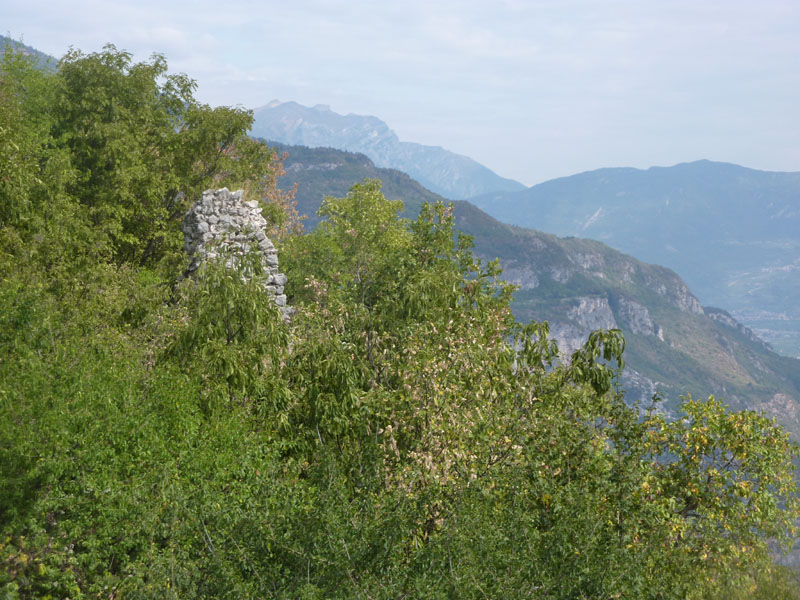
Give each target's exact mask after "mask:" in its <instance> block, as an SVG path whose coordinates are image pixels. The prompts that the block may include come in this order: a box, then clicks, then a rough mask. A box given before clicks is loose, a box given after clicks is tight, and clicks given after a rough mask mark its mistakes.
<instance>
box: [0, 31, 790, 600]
mask: <svg viewBox="0 0 800 600" xmlns="http://www.w3.org/2000/svg"><path fill="white" fill-rule="evenodd" d="M194 89H195V86H194V82H193V81H192V80H191V79H189V78H188V77H186V76H183V75H172V74H170V73H169V71H168V69H167V63H166V59H165V58H164V57H162V56H159V55H153V56H152V58H151V59H150V60H149V61H147V62H143V63H137V62H135V61H134V60H133V58H132V56H131V55H130V54H129V53H126V52H124V51H120V50H117V49H116V48H115V47H114V46H106V47H105V48H104V49H103V50H102V51H101V52H97V53H91V54H88V55H87V54H83V53H81V52H79V51H70V52H69V53H68V54H67V55H66V56H65V57H64V58H63V59H62V60H61V61H60V62H59V64H58V67H57V69H56V70H55V71H46V70H43V69H40V68H38V66H37V64H36V62H35V61H34V60H32V59H31V57H29V56H25V55H23V54H20V53H13V52H12V53H6V54H5V56H4V57H3V58H2V60H1V61H0V90H1V91H2V93H0V136H1V137H0V466H1V467H2V468H0V597H3V598H12V599H26V600H27V599H29V598H30V599H34V598H35V599H37V600H38V599H40V598H48V597H49V598H72V599H80V598H201V599H202V598H207V599H215V598H221V597H236V598H274V599H290V598H292V599H294V598H302V599H305V600H312V599H320V598H332V597H333V598H361V599H363V598H375V599H381V600H384V599H385V600H389V599H391V598H464V599H475V600H478V599H479V598H486V597H494V598H523V597H526V596H531V595H533V596H535V597H537V598H539V599H542V600H566V599H571V598H643V599H649V600H664V599H667V598H668V599H675V600H678V599H680V600H723V599H729V598H747V599H750V600H769V599H774V598H781V599H784V598H794V599H796V598H800V585H798V581H797V576H796V573H795V572H793V571H791V570H789V569H787V568H784V567H780V566H778V565H777V564H776V563H775V562H774V559H773V552H774V551H775V549H776V548H777V547H783V548H786V547H788V546H790V545H791V542H792V540H793V539H794V536H795V533H796V528H795V526H794V524H795V522H796V521H797V519H798V518H800V502H798V491H800V490H799V489H798V485H797V481H796V478H795V473H794V469H793V464H792V460H793V458H795V457H796V456H797V454H798V448H797V445H796V444H793V443H792V442H791V440H790V436H789V434H788V432H787V431H786V430H785V429H784V428H783V427H781V426H780V425H779V424H777V423H775V422H774V421H773V420H771V419H770V418H767V417H765V416H763V415H761V414H758V413H756V412H754V411H736V410H732V409H731V408H730V407H726V406H725V405H724V404H723V403H722V402H721V401H719V400H716V399H705V397H704V398H696V399H687V400H686V401H684V402H682V404H681V405H680V406H674V405H673V406H671V407H670V411H664V410H658V407H656V410H652V411H651V410H639V407H631V406H629V405H628V404H626V402H625V398H624V396H623V395H622V394H621V393H620V392H619V390H618V385H617V383H618V377H619V369H620V367H621V366H622V363H623V361H624V358H623V346H624V340H623V337H622V336H621V335H620V334H619V333H618V332H616V331H602V330H601V331H596V332H593V333H592V334H591V335H590V336H589V339H588V340H587V342H586V343H585V344H584V345H583V346H582V347H581V348H579V349H578V350H577V351H575V352H573V353H572V354H571V356H569V357H568V360H559V357H558V354H557V349H556V348H554V345H555V344H554V343H553V342H552V341H550V340H548V339H547V337H546V335H545V334H546V328H545V327H544V326H542V325H540V324H538V323H522V322H520V321H518V320H517V319H516V318H515V317H514V315H513V313H512V310H511V304H512V297H511V293H512V287H511V286H510V285H509V284H507V283H506V282H505V281H503V280H502V279H501V278H500V277H499V272H498V267H497V266H496V264H486V263H483V262H481V261H478V260H476V258H475V256H474V254H473V252H472V250H471V246H470V243H469V241H468V240H467V239H466V238H464V237H462V236H461V235H459V234H458V233H457V232H456V229H455V225H456V219H457V218H460V219H461V220H462V223H465V222H469V221H470V220H474V221H476V222H477V223H479V224H482V226H483V227H484V228H486V229H487V230H488V229H493V228H494V229H496V230H497V232H499V233H500V234H502V235H503V236H505V238H504V239H505V240H507V241H508V242H509V243H510V244H511V247H513V248H517V249H518V250H517V251H520V250H521V248H523V247H524V246H525V244H521V245H520V244H519V243H518V240H514V239H513V237H512V235H511V234H513V233H514V231H512V230H510V229H509V228H508V227H507V226H503V225H501V224H499V223H497V222H496V221H493V220H491V219H488V218H486V217H485V216H484V215H483V213H480V211H478V210H477V209H475V208H474V207H471V206H470V205H466V204H465V205H462V208H460V209H459V213H458V216H456V215H454V214H453V210H452V209H451V208H450V207H449V206H448V205H446V204H444V203H441V202H437V203H434V204H425V205H423V206H422V207H421V209H420V210H419V214H418V215H416V217H415V218H414V219H412V220H404V219H400V218H399V217H398V215H397V213H398V211H400V210H401V208H402V205H401V203H400V202H397V201H393V200H388V199H387V198H386V197H385V196H384V195H383V194H382V193H381V191H380V187H379V184H378V183H377V182H375V181H369V180H368V181H365V182H363V183H358V184H355V185H353V186H352V187H351V188H350V190H349V191H348V192H347V194H346V195H344V196H343V197H338V198H337V197H329V198H327V199H325V200H324V201H323V202H322V204H321V207H320V216H321V221H320V222H319V223H318V224H317V226H316V228H315V229H314V230H313V231H312V232H309V233H307V234H305V235H303V234H301V233H300V232H299V231H298V227H297V225H298V223H297V213H296V210H295V207H294V206H293V204H292V200H291V197H290V196H289V195H287V194H286V193H285V192H282V191H281V190H280V189H278V188H277V187H276V179H277V178H278V176H279V174H280V173H281V172H282V168H281V165H280V160H279V158H278V156H277V154H276V153H275V152H274V151H273V150H272V149H270V148H269V147H267V146H266V145H264V144H262V143H259V142H257V141H255V140H253V139H252V138H251V137H249V136H248V135H247V131H248V130H249V129H250V127H251V125H252V115H251V114H250V113H249V112H248V111H246V110H244V109H241V108H230V107H216V108H214V107H210V106H207V105H205V104H202V103H200V102H198V101H197V100H196V99H195V98H194V95H193V94H194ZM351 158H352V157H351ZM330 163H331V158H330V156H328V157H327V158H326V164H330ZM326 169H328V170H329V171H335V169H329V168H328V167H326ZM305 171H309V172H311V171H313V169H312V170H309V169H298V170H296V171H294V172H295V173H302V172H305ZM225 188H228V189H225ZM231 189H233V190H238V189H241V190H242V191H241V192H239V191H236V192H233V193H231V191H230V190H231ZM464 207H466V208H464ZM469 210H471V211H473V213H474V214H473V213H470V212H469ZM476 233H478V232H476ZM520 235H522V236H523V237H524V236H527V235H529V234H528V233H525V232H522V233H521V234H520ZM494 243H495V244H496V245H497V247H498V248H499V245H500V244H501V239H500V238H499V237H496V238H495V242H494ZM542 244H543V245H545V246H546V245H547V244H546V242H544V241H543V242H542ZM542 244H533V245H532V246H531V247H533V246H536V245H542ZM554 248H555V247H554ZM578 249H580V250H581V251H582V252H583V254H586V255H589V254H590V253H591V252H594V253H596V254H599V255H601V256H603V257H604V258H603V260H604V261H606V264H605V265H604V266H603V265H600V266H598V265H596V264H595V263H596V262H597V261H596V260H594V259H590V260H588V261H586V260H584V262H585V263H586V265H584V266H583V267H582V268H583V269H584V270H586V269H590V270H597V271H600V270H601V269H605V270H604V271H603V273H605V274H606V276H607V277H608V276H610V275H611V274H612V272H613V271H614V268H616V264H615V261H619V262H624V261H626V260H629V259H625V258H620V257H618V256H617V255H616V254H605V251H604V250H602V249H600V248H594V247H592V248H584V247H582V246H575V247H574V248H571V249H570V250H569V252H573V253H574V252H577V251H578ZM492 251H493V250H492ZM530 252H532V250H531V251H530ZM552 252H556V249H553V250H552ZM497 253H500V252H497ZM568 258H569V257H568ZM581 260H583V259H581V258H580V256H578V255H574V256H572V260H571V261H570V260H567V261H566V262H564V263H563V264H564V265H567V263H571V262H575V261H578V263H579V264H582V265H583V263H581ZM553 264H555V265H556V266H558V265H559V263H558V262H557V261H556V262H554V263H553ZM512 266H513V265H512ZM558 268H559V269H561V270H559V272H558V273H559V274H558V276H557V280H558V283H560V284H563V285H570V284H574V283H575V282H577V281H580V278H579V277H578V276H577V275H576V274H574V273H573V274H572V275H569V274H567V273H565V272H564V269H568V268H571V267H569V266H568V265H567V266H565V267H563V268H562V267H558ZM651 269H654V268H650V267H647V266H640V267H639V271H636V269H635V268H634V272H633V273H631V274H630V275H631V278H632V279H633V281H634V282H638V281H639V276H640V275H641V277H642V278H643V279H644V280H645V284H646V280H647V277H648V276H655V275H654V274H655V273H656V271H651ZM622 270H623V271H625V269H624V268H622ZM525 277H526V278H527V280H528V283H529V285H532V283H531V281H532V280H531V278H530V275H529V274H526V275H525ZM670 277H671V279H670ZM548 285H549V284H546V282H545V279H544V277H543V276H542V277H541V278H540V283H539V285H538V286H536V287H535V289H548ZM284 286H285V287H284ZM549 287H550V288H552V286H549ZM662 287H663V289H662ZM282 288H283V289H282ZM655 288H656V289H655V290H651V292H652V293H654V294H655V295H656V296H658V298H660V299H661V302H662V303H664V304H666V305H668V306H670V307H674V308H677V309H678V310H679V311H681V312H682V313H683V312H688V314H691V315H696V316H697V318H698V319H700V318H701V317H702V315H700V313H699V312H698V310H697V305H696V302H695V301H693V297H691V295H689V294H688V292H686V290H685V288H684V287H683V286H682V285H681V284H680V282H679V281H678V280H677V278H676V276H674V275H673V274H669V273H667V274H666V275H665V276H664V278H660V279H658V281H657V282H656V283H655ZM648 289H649V288H648ZM281 292H285V294H284V293H281ZM580 294H581V297H584V296H589V292H588V291H587V290H586V289H584V288H581V289H580ZM286 296H288V300H289V304H290V305H291V306H289V307H288V308H283V306H282V305H283V304H284V302H285V301H286V300H287V297H286ZM595 296H597V294H595ZM587 305H588V304H587ZM616 305H619V306H625V307H627V308H623V309H622V310H621V311H618V314H617V313H614V314H615V318H617V319H618V320H619V321H620V324H622V325H623V326H624V324H625V323H629V324H630V327H632V328H633V327H636V328H637V330H639V331H644V330H647V329H648V327H649V321H648V318H649V319H650V320H651V321H653V331H654V332H655V335H656V336H658V333H659V332H660V331H661V329H659V328H657V327H656V326H657V325H658V327H661V328H663V330H664V334H663V337H664V339H665V340H673V339H678V338H677V337H675V338H674V337H672V336H673V335H676V334H674V333H673V329H672V324H670V323H668V322H667V321H666V318H665V317H664V315H666V314H667V309H666V308H665V309H664V311H663V312H658V310H659V309H660V308H661V307H660V305H658V304H656V303H654V304H652V305H647V306H646V308H647V309H648V311H649V312H647V313H645V312H644V311H642V310H641V308H639V307H637V306H635V305H634V304H632V303H631V302H628V303H627V304H626V303H624V302H622V301H621V300H619V299H612V298H611V297H610V296H608V306H609V307H611V309H612V311H613V310H614V306H616ZM282 308H283V310H281V309H282ZM687 309H688V310H687ZM726 318H727V317H726V315H725V314H724V313H721V312H720V313H718V319H719V320H720V321H725V319H726ZM626 319H627V320H626ZM594 322H597V323H598V324H602V323H600V320H598V319H595V320H594V321H593V323H594ZM716 322H718V321H714V323H716ZM692 323H693V324H695V325H698V326H704V325H703V323H702V322H701V321H699V320H698V321H693V322H692ZM733 326H734V327H735V323H734V324H733ZM744 333H745V334H746V332H744ZM640 335H644V334H640ZM651 337H652V336H651ZM659 339H660V338H659ZM765 364H766V363H765Z"/></svg>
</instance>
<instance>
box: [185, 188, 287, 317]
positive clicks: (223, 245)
mask: <svg viewBox="0 0 800 600" xmlns="http://www.w3.org/2000/svg"><path fill="white" fill-rule="evenodd" d="M243 194H244V193H243V192H242V190H238V191H236V192H231V191H229V190H228V189H227V188H222V189H219V190H206V191H205V192H203V197H202V198H201V199H200V200H198V201H197V202H195V203H194V204H193V205H192V207H191V208H190V209H189V211H188V212H187V213H186V215H185V216H184V218H183V225H182V227H181V229H182V230H183V238H184V242H185V243H184V248H185V249H186V252H187V254H189V256H190V257H191V259H192V262H191V263H190V265H189V269H188V272H189V274H190V275H191V274H192V273H194V272H195V271H196V270H197V269H198V268H199V267H200V265H201V264H202V263H203V261H205V260H213V259H215V258H218V257H221V256H225V257H227V259H226V260H227V263H228V266H230V267H235V266H236V265H235V261H236V257H237V256H242V255H244V254H246V253H247V252H250V251H251V250H255V251H257V252H259V253H260V254H261V261H262V265H263V267H264V291H265V292H266V293H267V294H269V295H271V296H273V297H274V299H275V304H277V305H278V306H279V307H280V308H281V312H282V313H283V314H284V317H286V316H287V315H288V314H289V312H290V309H289V308H288V307H286V295H285V294H284V293H283V288H284V286H285V285H286V275H284V274H283V273H279V272H278V252H277V251H276V250H275V246H273V244H272V241H270V239H269V238H268V237H267V234H266V233H265V229H266V227H267V221H266V219H264V217H263V216H262V215H261V209H260V208H259V206H258V202H257V201H255V200H251V201H248V202H245V201H244V200H243Z"/></svg>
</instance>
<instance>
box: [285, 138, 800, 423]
mask: <svg viewBox="0 0 800 600" xmlns="http://www.w3.org/2000/svg"><path fill="white" fill-rule="evenodd" d="M278 148H279V150H280V151H281V152H283V153H285V154H286V157H285V160H284V166H285V168H286V174H285V175H284V176H282V177H281V178H280V179H279V180H278V184H279V185H280V186H281V187H283V188H285V189H287V190H289V189H295V191H296V195H295V199H296V200H297V209H298V212H299V213H301V214H304V215H309V217H308V221H306V227H307V229H313V228H314V227H315V226H316V224H317V223H318V222H319V220H320V217H319V216H318V215H317V211H318V209H319V207H320V204H321V203H322V201H323V198H324V197H325V196H326V195H330V196H342V195H344V194H346V193H347V190H348V188H349V187H350V185H352V183H353V182H354V181H360V180H361V179H363V178H378V179H381V180H382V181H383V191H384V193H385V194H386V196H387V197H388V198H390V199H403V200H404V206H405V215H406V216H409V217H414V216H416V215H417V214H419V210H420V207H421V206H422V204H423V203H424V202H429V203H435V202H437V201H439V202H441V201H443V199H442V198H441V197H439V196H437V195H436V194H433V193H432V192H429V191H428V190H426V189H425V188H423V187H422V186H421V185H419V184H418V183H417V182H415V181H414V180H412V179H411V178H410V177H408V176H407V175H405V174H404V173H400V172H399V171H394V170H391V169H380V168H377V167H375V166H374V164H373V163H372V162H371V161H370V160H369V159H368V158H366V157H365V156H363V155H360V154H353V153H348V152H342V151H339V150H333V149H330V148H314V149H310V148H306V147H303V146H284V145H280V146H278ZM454 209H455V213H454V217H455V224H456V228H457V229H458V230H460V231H462V232H465V233H468V234H470V235H472V236H473V239H474V243H475V252H476V254H477V255H479V256H480V257H482V258H483V259H485V260H494V259H495V258H498V259H499V260H500V266H501V267H502V269H503V273H502V277H503V278H504V279H505V280H507V281H509V282H511V283H514V284H515V285H517V286H518V287H519V289H518V290H517V291H515V293H514V296H513V298H514V299H513V302H512V303H511V310H512V311H513V313H514V315H515V316H516V318H517V319H518V320H520V321H521V322H524V323H527V322H531V321H547V322H549V324H550V334H551V336H552V337H554V338H555V339H556V340H557V341H558V343H559V346H560V347H561V349H562V351H563V352H565V353H567V354H569V353H571V352H573V351H575V350H576V349H577V348H579V347H580V346H581V345H582V344H583V342H584V341H585V340H586V339H587V338H588V336H589V334H590V333H591V332H592V331H593V330H594V329H598V328H603V329H615V328H619V329H621V330H622V332H623V334H624V335H625V340H626V350H625V359H626V364H627V366H626V369H625V372H624V374H623V381H624V387H625V390H626V396H627V397H628V399H629V400H633V399H634V398H636V399H638V400H640V401H642V402H647V401H649V399H650V398H651V396H652V395H653V394H654V393H659V394H661V396H662V398H663V399H664V403H663V404H662V409H666V410H671V409H673V408H674V407H676V406H677V405H678V404H679V402H680V398H681V396H684V395H686V394H694V395H696V396H702V395H703V394H707V393H709V392H713V393H715V394H718V395H719V396H720V397H722V398H724V399H725V400H726V402H729V403H731V404H732V405H734V406H736V407H737V408H752V409H758V410H763V411H765V412H766V413H767V414H769V415H771V416H776V417H778V419H779V420H780V422H781V423H782V424H784V426H786V427H787V428H789V430H790V431H792V432H794V435H795V436H797V435H798V434H800V361H799V360H797V359H792V358H788V357H784V356H779V355H777V354H776V353H775V352H773V351H772V350H771V349H770V348H769V347H767V346H766V345H765V344H764V343H763V342H762V341H761V340H759V339H758V338H757V337H755V336H754V335H753V334H752V332H750V331H748V330H747V329H746V328H744V327H743V326H742V325H740V324H739V323H738V322H737V321H736V320H735V319H733V318H732V317H731V316H730V315H729V314H728V313H727V312H725V311H724V310H722V309H716V308H710V307H702V306H700V303H699V301H698V300H697V299H696V298H695V297H694V295H693V294H692V293H691V291H690V290H689V289H688V288H687V287H686V285H685V284H684V283H683V281H681V279H680V278H679V277H678V276H677V275H676V274H675V273H674V272H673V271H671V270H669V269H666V268H663V267H659V266H657V265H649V264H646V263H643V262H641V261H639V260H636V259H635V258H633V257H631V256H626V255H624V254H622V253H621V252H618V251H616V250H614V249H612V248H610V247H609V246H607V245H605V244H602V243H600V242H595V241H592V240H586V239H580V238H558V237H556V236H554V235H550V234H546V233H543V232H541V231H536V230H531V229H523V228H520V227H513V226H510V225H506V224H505V223H501V222H499V221H496V220H495V219H493V218H492V217H490V216H489V215H487V214H486V213H484V212H483V211H481V210H480V209H478V208H476V207H475V206H474V205H472V204H470V203H469V202H463V201H462V202H455V203H454Z"/></svg>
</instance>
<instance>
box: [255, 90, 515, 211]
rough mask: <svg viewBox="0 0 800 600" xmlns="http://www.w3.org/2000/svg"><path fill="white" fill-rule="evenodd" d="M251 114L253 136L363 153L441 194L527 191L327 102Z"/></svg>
mask: <svg viewBox="0 0 800 600" xmlns="http://www.w3.org/2000/svg"><path fill="white" fill-rule="evenodd" d="M254 116H255V121H254V123H253V127H252V129H251V133H252V135H254V136H257V137H262V138H266V139H269V140H275V141H277V142H281V143H285V144H293V145H301V146H309V147H330V148H337V149H339V150H348V151H351V152H361V153H363V154H365V155H366V156H368V157H369V158H370V159H371V160H372V161H373V162H374V163H375V165H377V166H379V167H387V168H392V169H398V170H400V171H403V172H404V173H408V174H409V175H411V176H412V177H413V178H414V179H416V180H417V181H419V182H420V183H422V185H424V186H425V187H426V188H428V189H430V190H433V191H434V192H436V193H438V194H441V195H442V196H444V197H445V198H451V199H463V198H469V197H471V196H477V195H478V194H485V193H488V192H494V191H500V190H522V189H525V186H524V185H522V184H521V183H519V182H517V181H513V180H511V179H506V178H504V177H500V176H499V175H497V174H496V173H494V172H493V171H491V170H490V169H488V168H486V167H484V166H483V165H481V164H479V163H477V162H475V161H474V160H472V159H471V158H468V157H466V156H461V155H460V154H455V153H453V152H450V151H448V150H445V149H444V148H439V147H437V146H424V145H422V144H415V143H413V142H401V141H400V140H399V139H398V137H397V135H396V134H395V132H394V131H392V130H391V129H389V126H388V125H387V124H386V123H384V122H383V121H381V120H380V119H378V118H377V117H369V116H362V115H353V114H349V115H340V114H337V113H335V112H333V111H331V110H330V109H329V108H328V107H327V106H314V107H311V108H309V107H306V106H302V105H300V104H297V103H296V102H277V101H274V102H271V103H270V104H268V105H266V106H263V107H261V108H257V109H256V110H255V111H254Z"/></svg>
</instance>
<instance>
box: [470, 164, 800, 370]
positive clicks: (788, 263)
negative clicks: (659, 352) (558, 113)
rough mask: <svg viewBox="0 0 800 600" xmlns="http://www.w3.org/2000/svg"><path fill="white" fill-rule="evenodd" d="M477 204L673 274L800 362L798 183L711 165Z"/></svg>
mask: <svg viewBox="0 0 800 600" xmlns="http://www.w3.org/2000/svg"><path fill="white" fill-rule="evenodd" d="M472 202H473V203H474V204H476V205H477V206H479V207H480V208H482V209H483V210H485V211H486V212H488V213H489V214H491V215H492V216H494V217H495V218H497V219H500V220H501V221H504V222H507V223H513V224H514V225H520V226H523V227H534V228H536V229H539V230H542V231H548V232H550V233H554V234H556V235H560V236H580V237H585V238H591V239H596V240H600V241H602V242H605V243H606V244H608V245H610V246H612V247H614V248H616V249H617V250H621V251H622V252H625V253H627V254H631V255H633V256H636V257H637V258H639V259H641V260H645V261H647V262H652V263H657V264H661V265H665V266H667V267H670V268H672V269H674V270H675V271H677V272H678V273H680V275H681V277H683V278H684V279H685V280H686V282H687V283H688V285H689V287H690V288H691V289H692V291H693V292H694V293H695V294H697V296H698V297H699V298H700V299H701V301H702V302H703V303H704V304H710V305H713V306H722V307H725V308H726V309H727V310H729V311H731V313H732V314H733V315H734V316H736V318H737V319H739V320H741V321H742V322H744V323H745V324H746V325H747V326H748V327H750V328H752V329H756V330H757V331H758V332H759V334H760V335H761V336H762V337H764V338H765V339H767V340H768V341H769V342H770V343H771V344H772V345H773V346H774V347H775V348H777V349H779V350H781V351H782V352H784V353H786V354H788V355H790V356H800V308H798V307H799V306H800V305H798V303H797V302H796V301H795V299H796V298H797V297H798V295H799V294H800V258H798V257H800V173H773V172H766V171H757V170H754V169H747V168H744V167H740V166H737V165H732V164H725V163H716V162H711V161H698V162H693V163H685V164H679V165H675V166H674V167H666V168H665V167H652V168H650V169H647V170H639V169H600V170H597V171H590V172H587V173H581V174H579V175H573V176H571V177H564V178H560V179H555V180H552V181H547V182H545V183H542V184H539V185H536V186H533V187H532V188H529V189H527V190H523V191H521V192H517V193H505V192H502V193H501V192H499V193H493V194H489V195H485V196H481V197H478V198H474V199H473V200H472Z"/></svg>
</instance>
